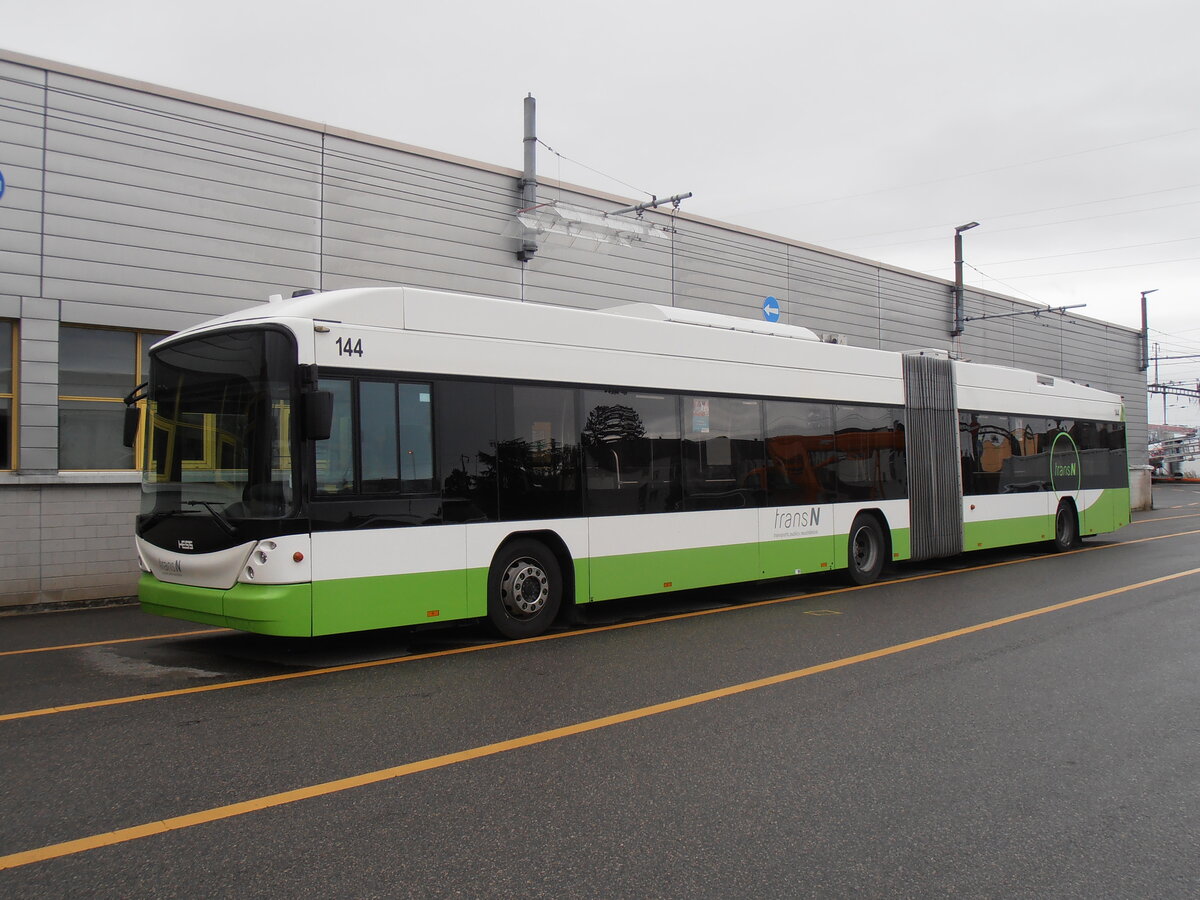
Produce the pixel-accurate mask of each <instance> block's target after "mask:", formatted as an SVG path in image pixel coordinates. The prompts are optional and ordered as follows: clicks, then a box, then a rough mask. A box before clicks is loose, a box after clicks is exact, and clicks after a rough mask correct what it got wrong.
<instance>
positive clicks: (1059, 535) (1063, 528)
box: [1054, 500, 1079, 553]
mask: <svg viewBox="0 0 1200 900" xmlns="http://www.w3.org/2000/svg"><path fill="white" fill-rule="evenodd" d="M1078 546H1079V517H1078V516H1077V515H1076V514H1075V506H1074V504H1072V503H1070V502H1068V501H1066V500H1062V501H1060V502H1059V504H1058V511H1057V512H1056V513H1055V514H1054V549H1055V551H1057V552H1058V553H1066V552H1067V551H1068V550H1072V549H1074V548H1075V547H1078Z"/></svg>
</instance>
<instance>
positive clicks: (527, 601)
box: [487, 539, 563, 638]
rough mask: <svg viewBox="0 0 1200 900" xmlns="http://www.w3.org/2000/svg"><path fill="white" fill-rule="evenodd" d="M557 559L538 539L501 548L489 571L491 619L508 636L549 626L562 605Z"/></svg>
mask: <svg viewBox="0 0 1200 900" xmlns="http://www.w3.org/2000/svg"><path fill="white" fill-rule="evenodd" d="M562 594H563V579H562V569H561V568H560V567H559V564H558V559H557V558H556V557H555V555H554V554H553V553H551V552H550V550H548V549H547V548H546V546H545V545H544V544H542V543H540V542H538V541H534V540H528V539H520V540H516V541H513V542H512V543H511V544H508V545H506V546H504V547H503V548H501V550H500V552H499V553H498V554H496V558H495V560H493V561H492V568H491V571H490V572H489V573H488V611H487V617H488V621H489V622H490V623H491V625H492V627H493V628H494V629H496V631H498V632H500V634H501V635H502V636H504V637H506V638H527V637H534V636H535V635H539V634H541V633H542V632H543V631H545V630H546V629H547V628H549V627H550V623H551V622H553V621H554V617H555V616H557V615H558V610H559V607H560V606H561V605H562Z"/></svg>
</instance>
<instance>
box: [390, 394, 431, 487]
mask: <svg viewBox="0 0 1200 900" xmlns="http://www.w3.org/2000/svg"><path fill="white" fill-rule="evenodd" d="M398 388H399V393H400V489H401V490H402V491H404V492H405V493H418V492H423V491H432V490H434V482H433V402H432V401H433V393H432V391H433V388H432V386H431V385H428V384H401V385H398Z"/></svg>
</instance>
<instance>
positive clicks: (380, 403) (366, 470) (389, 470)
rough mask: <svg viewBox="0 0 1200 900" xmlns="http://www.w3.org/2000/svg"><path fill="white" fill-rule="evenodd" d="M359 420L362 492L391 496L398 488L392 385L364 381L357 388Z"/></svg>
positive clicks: (394, 389) (394, 395)
mask: <svg viewBox="0 0 1200 900" xmlns="http://www.w3.org/2000/svg"><path fill="white" fill-rule="evenodd" d="M358 404H359V415H360V416H361V417H362V427H361V435H362V491H363V493H364V494H382V493H392V492H394V491H396V490H397V489H398V488H399V487H400V477H399V471H398V465H397V460H398V455H397V439H396V434H397V428H396V385H395V384H394V383H391V382H380V381H364V382H362V383H361V384H359V388H358Z"/></svg>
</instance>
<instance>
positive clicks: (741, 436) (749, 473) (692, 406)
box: [682, 397, 766, 509]
mask: <svg viewBox="0 0 1200 900" xmlns="http://www.w3.org/2000/svg"><path fill="white" fill-rule="evenodd" d="M682 400H683V468H684V494H683V500H684V508H685V509H740V508H742V507H754V506H760V505H761V504H762V502H763V498H764V496H765V487H766V485H765V484H764V482H763V479H762V477H761V476H762V469H763V464H764V445H763V437H762V411H761V404H760V403H759V401H758V400H744V399H741V398H737V397H684V398H682Z"/></svg>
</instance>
